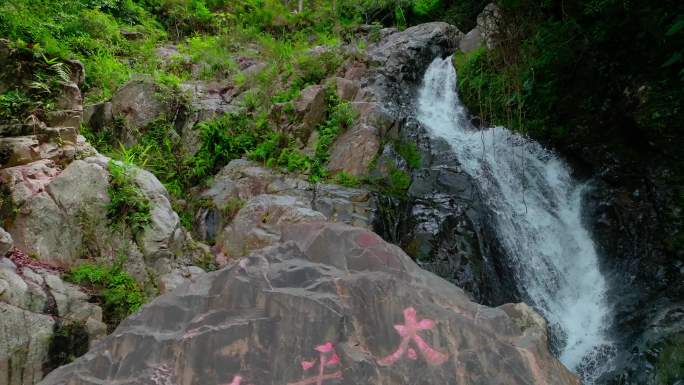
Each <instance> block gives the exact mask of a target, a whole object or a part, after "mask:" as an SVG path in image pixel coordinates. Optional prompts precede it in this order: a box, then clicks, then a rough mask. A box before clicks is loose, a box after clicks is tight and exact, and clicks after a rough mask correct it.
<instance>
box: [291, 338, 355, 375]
mask: <svg viewBox="0 0 684 385" xmlns="http://www.w3.org/2000/svg"><path fill="white" fill-rule="evenodd" d="M316 351H317V352H318V353H319V358H318V359H315V360H313V361H302V362H301V365H302V369H303V370H304V373H306V372H307V371H308V370H309V369H311V368H313V367H314V366H315V365H316V362H318V375H317V376H314V377H308V378H305V379H303V380H301V381H298V382H294V383H290V384H289V385H311V384H316V385H322V384H323V381H326V380H334V379H340V378H342V371H341V370H338V371H336V372H333V373H329V374H326V373H325V370H326V369H327V368H330V367H333V366H337V365H339V364H340V356H338V355H337V353H336V352H335V346H334V345H333V343H332V342H326V343H324V344H323V345H319V346H316Z"/></svg>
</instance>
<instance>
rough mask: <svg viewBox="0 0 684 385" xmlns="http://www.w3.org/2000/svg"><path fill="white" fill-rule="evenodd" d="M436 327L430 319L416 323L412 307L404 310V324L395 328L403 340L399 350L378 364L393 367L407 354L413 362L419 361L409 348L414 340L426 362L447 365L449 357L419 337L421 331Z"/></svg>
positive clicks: (414, 352) (413, 351)
mask: <svg viewBox="0 0 684 385" xmlns="http://www.w3.org/2000/svg"><path fill="white" fill-rule="evenodd" d="M434 326H435V323H434V321H432V320H430V319H422V320H420V322H418V321H416V309H414V308H412V307H409V308H406V309H404V324H403V325H394V328H395V329H396V330H397V332H398V333H399V335H400V336H401V338H402V339H401V343H400V344H399V348H397V350H396V351H395V352H394V353H392V354H390V355H389V356H387V357H385V358H383V359H381V360H378V364H380V365H382V366H389V365H392V364H394V363H395V362H397V360H398V359H400V358H401V357H402V356H403V355H404V353H406V354H407V355H408V358H409V359H411V360H416V359H418V354H417V353H416V351H415V350H414V349H413V348H411V347H410V346H409V343H410V342H411V341H412V340H413V343H415V344H416V347H418V350H420V352H421V354H422V356H423V358H425V361H427V362H428V363H430V364H432V365H441V364H443V363H445V362H446V360H447V355H446V354H442V353H440V352H438V351H436V350H435V349H433V348H432V347H430V345H428V344H427V343H426V342H425V340H423V338H422V337H421V336H419V335H418V332H419V331H421V330H430V329H432V328H433V327H434Z"/></svg>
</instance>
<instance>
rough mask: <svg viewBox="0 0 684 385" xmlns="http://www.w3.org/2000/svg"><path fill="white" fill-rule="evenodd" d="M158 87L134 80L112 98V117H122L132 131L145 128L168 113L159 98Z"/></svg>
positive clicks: (144, 81) (166, 107)
mask: <svg viewBox="0 0 684 385" xmlns="http://www.w3.org/2000/svg"><path fill="white" fill-rule="evenodd" d="M158 92H159V90H158V88H157V86H156V85H155V84H154V83H153V82H152V81H148V80H132V81H130V82H128V83H126V85H124V86H123V87H122V88H121V89H119V90H118V91H117V92H116V93H115V94H114V96H113V97H112V100H111V103H112V116H114V117H115V118H116V117H122V118H123V119H124V120H125V121H126V124H127V126H128V128H130V129H136V128H140V127H144V126H145V125H147V124H149V123H151V122H152V121H153V120H155V119H157V118H158V117H159V116H161V115H162V114H165V113H167V112H168V106H166V105H165V104H164V103H162V101H161V100H160V98H159V97H158V96H157V93H158Z"/></svg>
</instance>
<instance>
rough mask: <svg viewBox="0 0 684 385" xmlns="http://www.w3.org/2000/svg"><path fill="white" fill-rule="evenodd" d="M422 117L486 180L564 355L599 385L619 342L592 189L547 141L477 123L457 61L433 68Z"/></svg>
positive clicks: (508, 241) (522, 284) (507, 245)
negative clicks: (464, 98)
mask: <svg viewBox="0 0 684 385" xmlns="http://www.w3.org/2000/svg"><path fill="white" fill-rule="evenodd" d="M418 120H419V121H420V122H421V123H422V124H423V125H424V126H426V127H427V128H428V130H429V131H430V132H431V134H432V135H433V136H435V137H441V138H443V139H445V140H446V141H447V142H448V143H449V144H450V145H451V147H452V148H453V149H454V151H455V152H456V154H457V157H458V159H459V161H460V163H461V165H462V167H463V169H464V171H466V172H467V173H468V174H469V175H470V176H472V177H473V178H474V179H475V180H476V181H477V183H478V186H479V188H480V190H481V191H482V193H483V194H482V196H483V197H484V199H485V200H486V202H485V203H486V204H487V207H488V209H489V210H491V212H492V214H493V215H492V217H493V218H494V221H495V226H496V233H497V237H498V239H499V241H500V242H501V244H502V245H503V247H504V249H505V250H506V252H507V257H508V258H510V262H511V264H512V265H513V266H514V269H515V274H516V277H515V278H516V282H517V284H518V286H519V288H520V291H521V293H523V295H524V296H525V299H526V301H527V302H529V303H530V304H531V305H533V306H534V307H535V308H536V309H537V310H539V311H540V312H541V313H542V314H543V315H544V316H545V318H546V319H547V320H548V322H549V329H550V331H551V333H552V334H553V335H554V337H555V339H556V340H558V341H559V342H560V343H559V346H558V347H559V348H560V352H561V353H560V360H561V361H562V362H563V363H564V364H565V365H566V366H567V367H569V368H571V369H574V370H575V371H576V372H577V373H578V374H580V376H581V377H582V378H583V380H584V383H585V384H593V383H594V382H595V380H596V378H597V377H598V376H600V374H601V373H603V372H605V371H606V370H609V369H610V367H609V366H610V356H611V355H612V353H611V352H613V351H614V347H613V342H612V341H611V340H610V338H609V337H608V332H607V326H608V325H609V323H610V314H611V309H610V307H609V306H608V304H607V302H606V298H605V297H606V282H605V279H604V277H603V275H602V274H601V272H600V271H599V267H598V256H597V253H596V249H595V246H594V243H593V241H592V239H591V236H590V234H589V233H588V231H587V229H586V228H585V227H584V226H583V224H582V219H581V211H582V210H581V204H582V193H583V190H584V189H585V186H583V185H582V184H579V183H578V182H577V181H575V180H574V179H573V178H572V176H571V175H570V170H569V169H568V166H567V165H566V164H565V163H564V162H563V161H562V160H561V159H560V158H558V157H557V156H556V155H555V154H554V153H553V152H551V151H548V150H546V149H545V148H543V147H542V146H541V145H540V144H539V143H536V142H534V141H531V140H529V139H527V138H525V137H523V136H520V135H518V134H515V133H513V132H511V131H510V130H508V129H506V128H504V127H493V128H489V129H486V130H475V129H473V127H472V126H471V124H470V123H469V121H468V119H467V113H466V111H465V107H464V106H463V104H462V103H461V101H460V100H459V97H458V93H457V82H456V71H455V69H454V67H453V64H452V60H451V58H446V59H441V58H437V59H435V60H434V62H433V63H432V64H431V65H430V67H429V68H428V70H427V72H426V73H425V77H424V80H423V86H422V88H421V90H420V93H419V97H418Z"/></svg>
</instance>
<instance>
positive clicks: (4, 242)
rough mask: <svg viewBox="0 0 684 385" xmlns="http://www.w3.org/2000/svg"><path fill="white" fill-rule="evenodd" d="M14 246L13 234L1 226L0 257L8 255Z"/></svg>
mask: <svg viewBox="0 0 684 385" xmlns="http://www.w3.org/2000/svg"><path fill="white" fill-rule="evenodd" d="M13 247H14V241H13V240H12V236H11V235H10V233H8V232H7V231H5V229H3V228H2V227H0V258H2V257H4V256H5V255H7V253H9V252H10V250H12V248H13Z"/></svg>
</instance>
